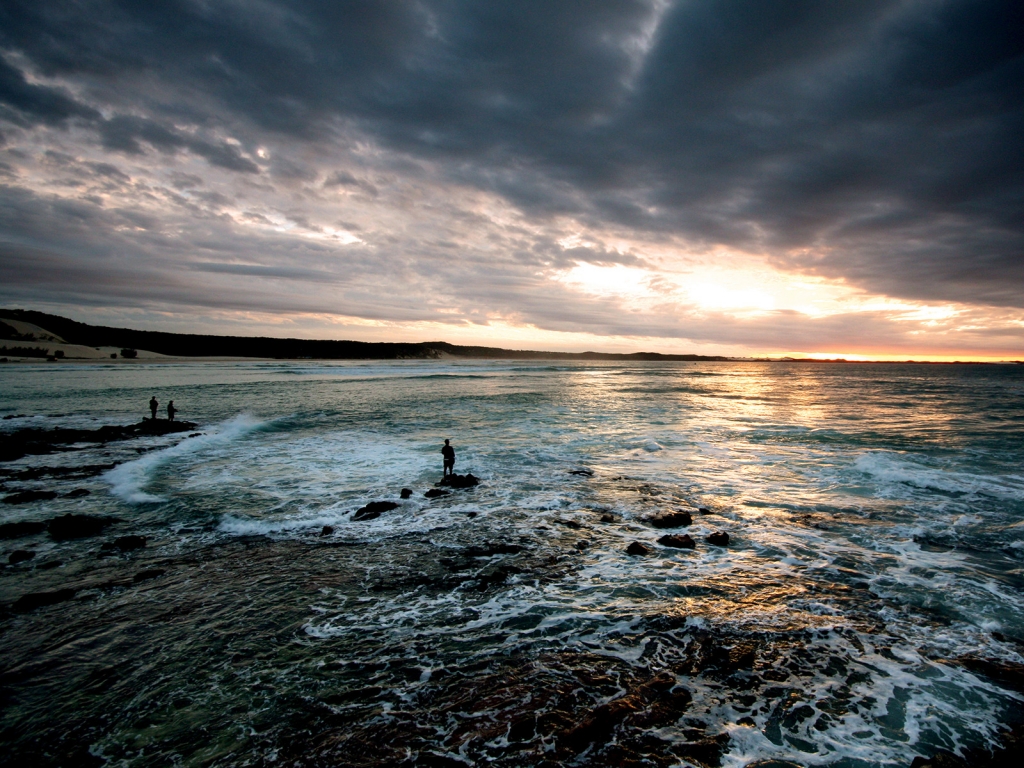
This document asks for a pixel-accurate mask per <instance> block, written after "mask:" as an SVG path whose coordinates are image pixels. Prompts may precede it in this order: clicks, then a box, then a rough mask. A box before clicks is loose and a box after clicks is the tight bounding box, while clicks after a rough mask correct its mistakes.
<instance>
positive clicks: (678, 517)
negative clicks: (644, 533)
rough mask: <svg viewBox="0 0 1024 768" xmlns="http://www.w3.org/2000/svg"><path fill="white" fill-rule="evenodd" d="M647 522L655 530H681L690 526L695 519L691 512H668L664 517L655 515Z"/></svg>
mask: <svg viewBox="0 0 1024 768" xmlns="http://www.w3.org/2000/svg"><path fill="white" fill-rule="evenodd" d="M647 522H648V523H650V524H651V525H653V526H654V527H655V528H681V527H683V526H686V525H690V523H692V522H693V518H692V517H690V513H689V512H682V511H680V512H667V513H665V514H663V515H655V516H654V517H649V518H647Z"/></svg>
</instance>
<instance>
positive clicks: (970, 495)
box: [0, 360, 1024, 768]
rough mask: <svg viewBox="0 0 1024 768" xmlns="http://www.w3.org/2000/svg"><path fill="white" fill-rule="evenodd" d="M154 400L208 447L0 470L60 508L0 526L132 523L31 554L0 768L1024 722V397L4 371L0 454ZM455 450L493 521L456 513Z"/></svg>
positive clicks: (486, 367)
mask: <svg viewBox="0 0 1024 768" xmlns="http://www.w3.org/2000/svg"><path fill="white" fill-rule="evenodd" d="M151 396H156V398H157V399H158V400H159V402H160V412H159V414H160V416H161V417H164V415H165V412H164V408H165V406H166V403H167V401H168V400H173V401H174V403H175V406H176V407H177V408H178V418H179V419H183V420H188V421H191V422H195V423H196V427H195V429H194V430H192V431H189V432H185V433H181V434H170V435H161V436H143V437H138V438H135V439H130V440H118V441H112V442H106V443H92V442H87V441H83V442H81V443H77V444H74V445H71V446H66V447H67V448H71V449H73V450H61V451H56V452H52V453H44V454H40V455H28V456H25V457H23V458H19V459H16V460H13V461H7V462H4V463H0V481H2V483H3V491H4V493H6V494H8V495H12V494H16V493H19V492H22V491H26V490H50V491H54V492H56V494H57V495H56V497H55V498H51V499H40V500H36V501H31V502H27V503H23V504H3V505H0V523H16V522H46V521H48V520H51V519H53V518H56V517H58V516H61V515H65V514H68V513H72V514H75V515H91V516H101V517H107V518H115V520H114V521H112V522H110V524H109V525H107V526H106V527H104V528H103V530H102V531H100V532H98V533H96V534H95V535H90V536H83V537H81V538H73V539H68V540H56V539H55V538H54V537H53V536H52V535H48V534H47V533H45V532H43V531H36V532H34V533H28V534H25V535H20V534H19V535H18V536H13V535H12V536H11V537H10V538H8V539H6V540H4V541H3V542H2V543H3V544H4V550H3V553H4V557H3V560H4V562H6V561H7V560H8V555H10V554H11V553H12V552H14V551H15V550H21V551H24V552H30V553H32V554H31V556H30V559H25V560H23V561H22V562H17V563H12V564H8V565H6V566H4V568H3V570H2V572H0V602H2V603H3V605H4V606H5V607H4V609H3V612H2V613H0V659H2V661H0V696H2V699H0V701H2V707H0V710H2V711H0V744H2V746H3V749H0V764H2V765H26V764H33V765H112V766H143V765H182V766H198V765H203V766H214V765H216V766H236V765H237V766H242V765H246V766H248V765H254V766H255V765H271V764H273V765H289V766H291V765H358V766H375V765H381V766H383V765H424V766H425V765H429V766H466V765H481V766H482V765H493V766H532V765H551V766H554V765H664V766H676V765H695V766H718V765H721V766H729V767H732V766H736V767H737V768H740V767H743V766H748V765H751V764H755V763H757V762H758V761H776V762H763V763H761V765H763V766H773V765H774V766H781V765H786V764H795V765H802V766H812V765H813V766H843V767H849V768H854V767H860V766H863V767H865V768H866V767H867V766H908V765H909V764H910V762H911V761H912V760H913V759H914V757H915V756H919V755H923V756H928V755H931V754H933V753H935V752H936V751H938V750H946V751H950V752H953V753H956V754H969V752H970V750H982V751H985V750H989V749H992V748H995V747H996V746H997V745H999V744H1000V743H1002V741H1003V740H1004V736H1003V735H1002V732H1003V731H1004V730H1005V729H1007V728H1010V727H1013V726H1017V725H1019V724H1020V722H1021V720H1022V717H1021V713H1022V711H1024V710H1022V704H1024V696H1022V694H1021V693H1020V692H1019V690H1020V689H1021V685H1020V681H1021V680H1022V679H1024V676H1021V675H1020V673H1019V672H1015V670H1017V669H1018V667H1017V666H1016V665H1020V664H1024V657H1022V655H1024V572H1022V565H1024V469H1022V467H1024V366H1020V365H1016V366H1013V365H915V364H906V365H902V364H827V363H821V364H807V363H803V364H799V363H633V362H629V363H623V362H614V363H612V362H597V363H590V362H588V363H576V362H573V363H563V362H557V363H550V362H529V363H523V362H518V361H478V360H474V361H470V362H465V361H452V360H442V361H396V362H376V361H371V362H337V363H335V362H312V361H299V362H199V363H173V364H172V363H167V364H156V363H135V364H133V363H116V364H115V363H111V364H69V363H47V364H38V365H34V364H10V365H6V366H0V415H2V416H3V417H4V420H3V421H0V429H2V433H0V434H3V435H5V436H10V435H12V434H14V433H16V432H17V431H18V430H24V429H28V428H34V429H41V428H46V429H48V428H51V427H64V428H81V429H90V430H93V429H97V428H98V427H100V426H103V425H125V424H131V423H135V422H138V421H140V420H141V418H142V417H143V416H144V415H148V407H147V402H148V401H149V399H150V397H151ZM445 438H448V439H450V440H451V442H452V445H453V446H454V447H455V450H456V456H457V463H456V465H455V471H456V472H458V473H467V472H470V473H472V474H473V475H475V476H476V477H478V478H479V479H480V484H479V485H478V486H476V487H473V488H467V489H457V490H451V491H450V493H449V494H448V495H445V496H439V497H435V498H428V497H426V496H425V495H424V494H425V493H426V492H427V491H428V490H431V489H433V488H434V487H435V483H437V482H438V481H439V480H440V479H441V474H442V464H441V453H440V449H441V446H442V444H443V441H444V439H445ZM83 468H84V469H83ZM403 488H407V489H409V490H410V491H411V492H412V493H411V496H410V497H409V498H407V499H402V498H401V495H400V492H401V490H402V489H403ZM79 489H81V490H79ZM73 491H76V493H73ZM85 491H88V492H89V493H88V494H86V493H85ZM373 501H391V502H394V503H396V504H397V506H396V507H395V508H393V509H390V510H387V511H385V512H383V513H381V514H380V515H379V517H376V518H374V519H368V520H354V519H353V513H354V512H355V511H356V510H357V509H359V508H361V507H363V506H364V505H366V504H368V503H369V502H373ZM681 510H685V511H689V512H690V513H691V517H692V522H691V524H690V525H688V526H685V527H679V528H676V529H671V530H668V529H660V528H656V527H654V526H653V525H652V524H651V523H650V519H651V518H652V517H654V516H656V515H659V514H664V513H669V512H676V511H681ZM12 530H13V529H12ZM715 532H724V533H727V534H728V536H729V542H728V544H727V545H726V546H720V545H714V544H711V543H709V542H708V541H707V537H708V536H709V535H710V534H712V533H715ZM667 534H678V535H682V534H688V535H689V536H690V537H691V538H692V540H693V542H694V546H693V548H674V547H670V546H664V545H663V544H661V543H659V539H660V538H661V537H663V536H665V535H667ZM126 536H144V537H146V538H145V546H134V548H130V547H127V546H115V545H114V542H115V541H116V540H118V539H119V537H126ZM635 542H639V543H640V544H642V545H644V547H645V548H646V549H647V552H646V554H638V555H631V554H628V553H627V551H626V550H627V547H629V546H630V545H631V544H633V543H635ZM26 557H29V556H26ZM62 589H63V590H66V591H65V592H63V593H58V591H59V590H62ZM41 593H42V594H50V595H53V594H57V597H53V598H52V599H44V600H43V601H42V603H40V604H38V605H36V606H30V607H26V604H25V603H21V604H19V603H18V602H17V601H18V599H19V598H20V597H22V596H23V595H26V594H41ZM48 601H49V602H51V604H43V603H46V602H48ZM18 606H21V607H20V608H19V607H18ZM1015 674H1016V677H1015V676H1014V675H1015ZM778 761H788V763H784V762H778Z"/></svg>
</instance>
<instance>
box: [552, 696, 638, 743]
mask: <svg viewBox="0 0 1024 768" xmlns="http://www.w3.org/2000/svg"><path fill="white" fill-rule="evenodd" d="M642 707H643V701H642V700H641V698H640V697H639V696H637V695H635V694H632V695H628V696H623V697H622V698H620V699H615V700H614V701H609V702H608V703H607V704H602V705H601V706H599V707H597V708H596V709H594V711H593V712H591V713H590V714H589V715H588V716H587V717H585V718H584V719H583V720H582V721H581V722H580V723H579V725H577V726H576V727H575V728H573V729H571V730H569V731H567V732H565V733H562V734H561V735H560V736H559V738H558V745H559V747H562V748H563V749H568V750H570V751H572V752H582V751H583V750H584V749H586V748H587V747H588V746H589V745H590V744H593V743H594V742H595V741H596V742H598V743H600V744H603V743H605V742H606V741H608V740H609V739H611V738H612V737H613V735H614V730H615V727H616V726H618V725H619V724H621V723H622V721H623V720H625V719H626V718H627V717H628V716H629V715H630V714H632V713H633V712H636V711H637V710H639V709H641V708H642Z"/></svg>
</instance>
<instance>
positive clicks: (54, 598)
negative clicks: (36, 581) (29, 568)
mask: <svg viewBox="0 0 1024 768" xmlns="http://www.w3.org/2000/svg"><path fill="white" fill-rule="evenodd" d="M77 591H78V590H76V589H72V588H70V587H68V588H66V589H55V590H53V591H52V592H29V593H28V594H26V595H22V596H21V597H19V598H18V599H17V600H16V601H15V602H14V605H13V606H11V607H12V608H13V609H14V610H15V611H16V612H18V613H24V612H26V611H32V610H35V609H36V608H42V607H44V606H47V605H56V604H57V603H63V602H66V601H67V600H70V599H72V598H73V597H74V596H75V593H76V592H77Z"/></svg>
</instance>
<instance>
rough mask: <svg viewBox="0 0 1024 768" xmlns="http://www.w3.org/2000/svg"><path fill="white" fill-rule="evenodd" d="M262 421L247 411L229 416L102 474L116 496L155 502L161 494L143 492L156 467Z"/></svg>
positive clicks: (136, 501) (230, 438) (243, 432)
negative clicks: (212, 426) (168, 445)
mask: <svg viewBox="0 0 1024 768" xmlns="http://www.w3.org/2000/svg"><path fill="white" fill-rule="evenodd" d="M264 424H265V422H263V421H260V420H258V419H255V418H253V417H252V416H249V415H247V414H241V415H239V416H236V417H235V418H233V419H230V420H228V421H226V422H223V423H222V424H220V425H218V426H217V427H215V428H213V430H212V431H209V432H206V433H205V434H202V435H199V436H198V437H192V438H184V439H182V440H181V441H180V442H178V443H176V444H174V445H172V446H170V447H169V448H163V449H161V450H156V451H152V452H150V453H147V454H146V455H145V456H142V457H141V458H138V459H135V460H134V461H128V462H125V463H124V464H119V465H118V466H116V467H114V468H113V469H111V470H110V471H108V472H106V473H105V474H104V475H103V479H104V480H106V481H107V482H108V483H109V484H110V487H111V489H110V492H111V493H113V494H114V495H115V496H117V497H119V498H120V499H122V500H124V501H127V502H130V503H132V504H144V503H156V502H162V501H166V499H165V498H163V497H162V496H157V495H156V494H153V493H148V492H147V491H145V490H144V489H145V487H146V486H147V485H148V484H149V483H150V482H151V480H152V477H153V473H154V472H156V470H157V469H159V468H161V467H164V466H166V465H168V464H171V463H173V462H175V461H179V460H181V459H184V458H187V457H190V456H194V455H196V454H200V453H202V452H204V451H208V450H209V449H211V448H214V447H218V446H222V445H225V444H227V443H230V442H232V441H234V440H237V439H238V438H240V437H244V436H245V435H247V434H249V433H250V432H252V431H253V430H255V429H258V428H259V427H261V426H263V425H264Z"/></svg>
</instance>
